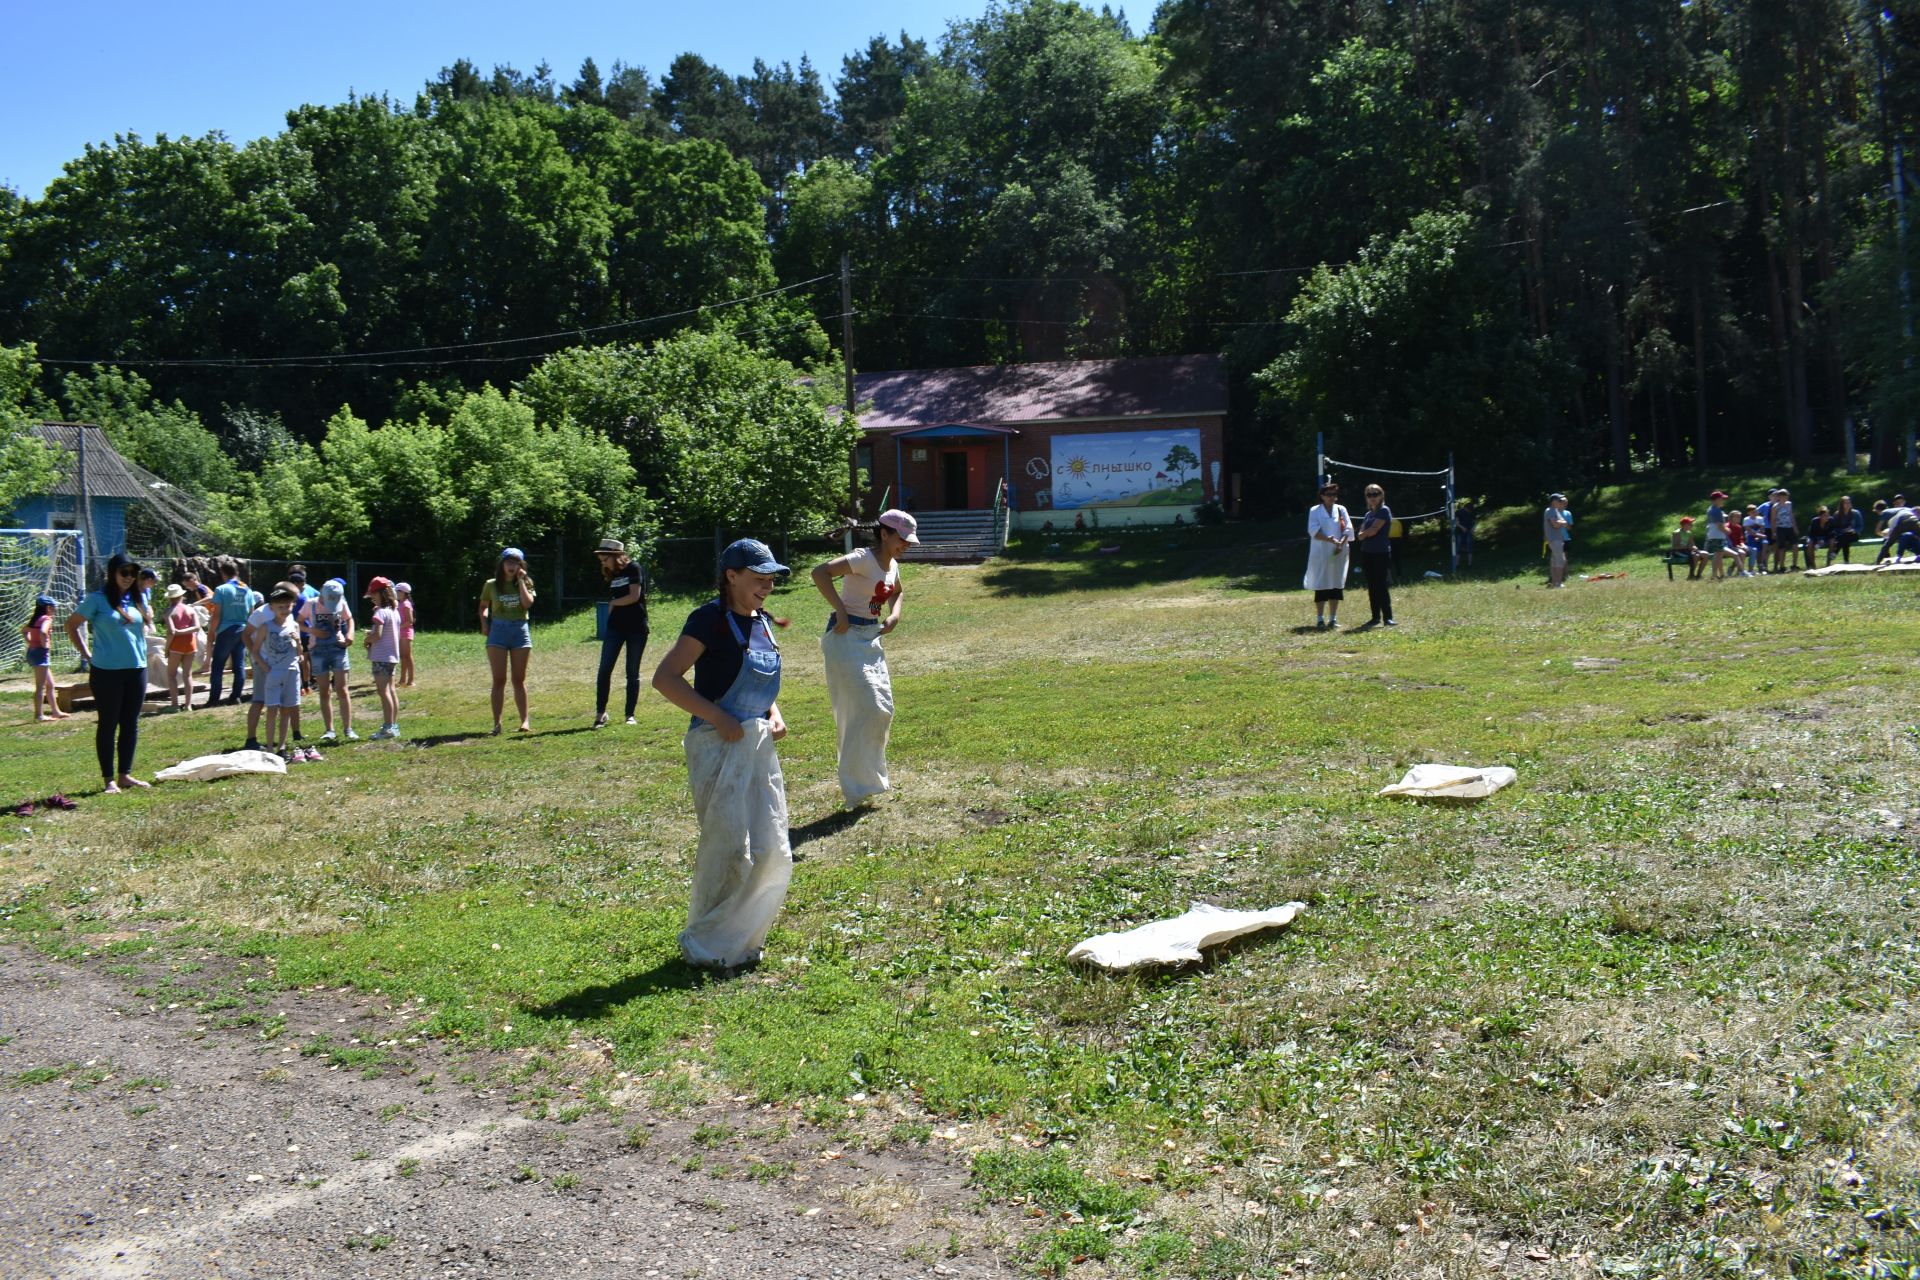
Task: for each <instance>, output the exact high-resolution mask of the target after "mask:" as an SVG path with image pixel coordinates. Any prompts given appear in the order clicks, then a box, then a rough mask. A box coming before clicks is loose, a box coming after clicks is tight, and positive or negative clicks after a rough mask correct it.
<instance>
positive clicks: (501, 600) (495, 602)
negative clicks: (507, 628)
mask: <svg viewBox="0 0 1920 1280" xmlns="http://www.w3.org/2000/svg"><path fill="white" fill-rule="evenodd" d="M527 595H528V596H532V595H533V583H531V582H529V583H527ZM480 601H481V603H483V604H485V605H486V606H487V617H488V618H491V619H494V620H496V621H500V622H525V621H526V620H527V606H526V605H524V604H522V603H520V587H519V584H518V583H510V584H508V586H507V589H506V590H505V591H502V590H500V584H499V582H498V581H497V580H496V579H493V578H488V579H487V581H486V583H485V585H483V586H482V587H481V588H480Z"/></svg>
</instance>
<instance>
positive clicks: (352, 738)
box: [347, 729, 360, 742]
mask: <svg viewBox="0 0 1920 1280" xmlns="http://www.w3.org/2000/svg"><path fill="white" fill-rule="evenodd" d="M347 741H348V742H358V741H360V735H359V734H357V733H355V732H354V731H353V730H351V729H349V730H347Z"/></svg>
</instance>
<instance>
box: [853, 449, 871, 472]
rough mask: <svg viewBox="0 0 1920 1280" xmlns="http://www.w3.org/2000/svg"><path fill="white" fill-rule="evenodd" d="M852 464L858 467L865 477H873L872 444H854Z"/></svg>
mask: <svg viewBox="0 0 1920 1280" xmlns="http://www.w3.org/2000/svg"><path fill="white" fill-rule="evenodd" d="M853 465H854V466H856V467H858V468H860V470H861V471H862V472H863V473H864V474H865V475H866V477H867V479H868V480H869V481H871V480H872V479H873V446H872V445H870V444H862V445H855V446H854V449H853Z"/></svg>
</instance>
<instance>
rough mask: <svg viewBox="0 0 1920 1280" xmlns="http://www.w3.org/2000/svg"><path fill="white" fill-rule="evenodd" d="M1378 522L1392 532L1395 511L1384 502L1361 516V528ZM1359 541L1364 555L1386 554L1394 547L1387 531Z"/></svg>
mask: <svg viewBox="0 0 1920 1280" xmlns="http://www.w3.org/2000/svg"><path fill="white" fill-rule="evenodd" d="M1376 524H1377V525H1379V526H1380V527H1381V528H1382V529H1384V530H1387V531H1388V532H1391V531H1392V529H1393V512H1392V511H1391V510H1390V509H1389V508H1388V507H1387V504H1386V503H1384V502H1383V503H1381V504H1380V505H1379V506H1377V507H1375V508H1374V509H1373V510H1371V511H1369V512H1367V513H1366V514H1365V515H1363V516H1361V517H1360V528H1361V529H1366V528H1369V527H1371V526H1373V525H1376ZM1357 541H1358V542H1359V543H1360V552H1361V554H1362V555H1369V556H1384V555H1386V554H1387V553H1388V552H1389V551H1391V550H1392V549H1393V548H1392V547H1391V546H1390V545H1389V541H1390V540H1389V539H1388V537H1387V533H1376V534H1374V535H1373V536H1372V537H1371V538H1360V539H1358V540H1357Z"/></svg>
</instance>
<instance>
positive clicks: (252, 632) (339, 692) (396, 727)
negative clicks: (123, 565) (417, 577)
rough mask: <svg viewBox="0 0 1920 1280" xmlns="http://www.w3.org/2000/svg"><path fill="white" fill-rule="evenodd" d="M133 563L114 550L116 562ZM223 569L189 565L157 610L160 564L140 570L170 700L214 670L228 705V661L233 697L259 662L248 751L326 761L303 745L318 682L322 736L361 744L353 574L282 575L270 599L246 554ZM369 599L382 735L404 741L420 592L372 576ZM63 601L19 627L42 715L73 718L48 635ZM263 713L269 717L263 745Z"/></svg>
mask: <svg viewBox="0 0 1920 1280" xmlns="http://www.w3.org/2000/svg"><path fill="white" fill-rule="evenodd" d="M124 560H125V557H116V561H117V562H118V561H124ZM215 568H216V571H217V572H218V574H219V575H220V577H221V578H222V581H221V583H220V585H219V586H218V587H216V588H209V587H207V586H205V585H204V584H202V583H201V581H200V579H199V577H198V576H197V575H196V574H194V573H192V572H191V571H188V572H185V573H183V574H182V575H181V580H180V581H179V582H177V583H173V584H170V585H169V586H168V587H167V588H166V589H165V591H164V592H163V593H162V605H161V608H160V609H159V610H158V612H157V613H156V611H155V609H154V607H153V592H154V590H155V587H156V586H157V577H156V575H155V574H154V573H153V571H152V570H148V569H137V573H138V578H137V585H136V587H135V589H134V590H133V591H132V592H131V593H129V595H128V598H127V600H126V604H127V606H128V607H129V608H130V609H132V610H133V612H134V613H135V614H137V616H138V618H139V625H140V627H141V629H142V630H143V631H144V632H145V638H146V639H147V640H148V641H150V642H153V643H156V644H158V643H161V642H163V641H164V648H163V650H162V652H164V654H165V657H166V680H167V694H168V701H169V704H170V706H171V708H172V709H173V710H175V711H180V710H186V711H191V710H193V709H194V678H195V676H197V675H208V674H211V676H212V683H211V685H210V693H211V697H210V698H209V700H208V703H207V705H208V706H212V705H214V704H215V703H217V702H219V701H220V700H221V699H220V686H221V683H222V680H221V677H222V676H223V675H224V673H225V669H226V668H227V667H228V666H229V665H231V667H232V669H233V674H234V683H233V691H232V694H231V696H230V697H229V698H227V699H226V701H227V702H229V703H230V704H231V703H237V702H240V701H241V700H242V698H243V695H244V685H245V681H246V675H247V671H248V668H249V667H251V670H252V673H253V698H252V706H251V707H250V708H249V709H248V712H247V741H246V745H245V749H247V750H271V751H275V752H278V753H279V754H280V755H281V756H282V757H283V758H285V759H286V760H287V761H288V762H289V763H302V764H304V763H307V762H309V761H318V760H320V759H321V758H322V757H321V755H320V752H319V750H318V749H317V748H314V747H306V746H303V745H300V744H301V742H302V738H303V735H302V733H301V725H300V707H301V702H302V700H303V698H304V696H305V695H306V694H307V693H310V692H312V691H314V690H315V689H318V691H319V693H320V719H321V721H322V725H323V728H324V732H323V733H322V734H321V736H320V740H319V741H320V744H321V745H329V744H332V743H335V742H338V741H340V738H341V736H344V737H345V738H346V740H347V741H350V742H351V741H358V740H359V737H360V735H359V734H358V733H355V732H354V729H353V705H352V702H351V700H350V698H349V696H348V693H347V675H348V671H349V669H350V666H351V659H350V652H351V649H352V645H353V640H354V636H355V625H354V618H353V613H352V610H351V609H350V608H348V606H347V603H346V590H347V586H346V582H345V581H344V580H342V579H340V578H333V579H329V580H328V581H327V582H325V583H323V584H322V585H321V586H320V587H319V589H317V590H316V589H314V588H313V587H310V586H308V585H307V574H306V568H305V566H303V565H294V566H292V567H291V569H290V570H289V571H288V574H287V578H286V580H285V581H283V582H278V583H275V584H274V586H273V588H272V589H271V590H270V591H268V592H267V593H266V594H265V595H262V594H261V593H260V592H258V591H256V590H254V589H253V588H252V587H250V586H249V585H248V584H247V582H246V581H245V579H244V577H243V576H242V572H243V569H242V565H241V563H240V562H239V561H237V560H234V559H233V558H232V557H225V556H223V557H221V558H220V559H219V560H218V561H216V562H215ZM364 598H365V599H367V600H368V601H369V602H371V604H372V606H373V614H372V617H371V619H370V620H369V623H368V626H367V629H366V631H365V632H364V633H363V635H362V643H363V645H364V647H365V648H366V651H367V659H368V661H369V662H371V663H372V665H373V680H374V689H375V691H376V693H377V694H378V696H379V699H380V711H381V723H380V729H379V731H378V732H376V733H375V734H374V735H373V737H374V738H375V739H385V738H397V737H398V736H399V735H400V704H399V695H398V694H397V692H396V688H397V687H398V686H402V685H410V684H412V683H413V680H414V667H413V635H414V605H413V588H412V587H411V586H409V585H408V584H407V583H404V582H397V583H396V582H392V581H390V580H388V579H386V578H384V577H376V578H374V579H373V581H372V582H371V583H369V584H368V589H367V591H366V594H365V597H364ZM58 608H59V602H58V601H56V600H55V599H54V598H53V597H52V596H47V595H42V596H40V597H38V599H37V600H36V602H35V606H34V614H33V617H32V618H30V619H29V620H28V621H27V623H26V624H25V625H24V626H23V627H22V628H21V631H22V634H23V636H24V638H25V639H26V642H27V662H28V665H29V667H31V668H32V670H33V675H34V689H33V711H34V719H35V720H64V719H66V718H67V713H66V712H64V711H62V710H60V707H59V704H58V702H57V701H56V696H55V695H56V690H55V688H54V682H53V667H52V652H51V638H52V627H53V619H54V615H55V613H56V612H57V610H58ZM130 625H131V624H130ZM210 636H211V639H210V638H209V637H210ZM83 652H84V651H83ZM142 660H143V661H144V655H143V659H142ZM93 665H96V666H97V663H95V664H93ZM210 669H211V670H210ZM103 678H104V677H103ZM96 683H98V681H96ZM336 697H337V698H338V699H339V703H340V729H339V731H338V732H336V731H335V729H334V720H333V701H334V699H335V698H336ZM97 700H98V699H97V697H96V701H97ZM262 720H264V721H265V724H266V728H265V738H264V741H263V740H262V737H261V722H262Z"/></svg>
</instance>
